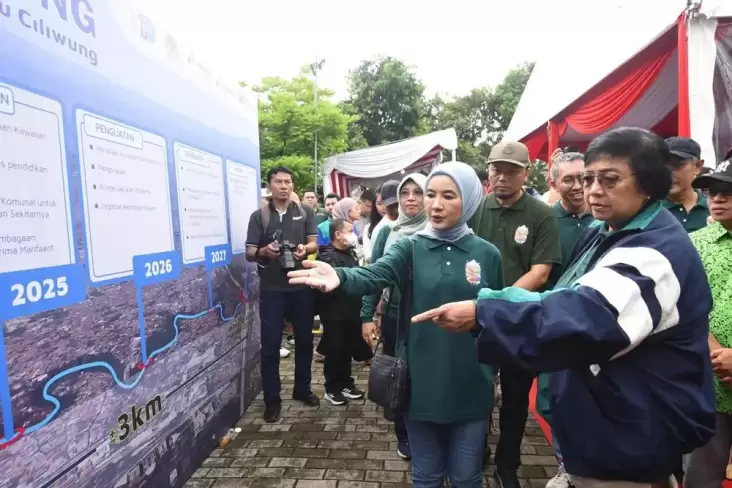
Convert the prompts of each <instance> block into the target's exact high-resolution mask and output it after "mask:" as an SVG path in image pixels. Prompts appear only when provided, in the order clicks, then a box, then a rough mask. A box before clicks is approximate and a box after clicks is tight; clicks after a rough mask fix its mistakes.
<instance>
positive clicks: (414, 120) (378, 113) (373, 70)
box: [347, 56, 424, 146]
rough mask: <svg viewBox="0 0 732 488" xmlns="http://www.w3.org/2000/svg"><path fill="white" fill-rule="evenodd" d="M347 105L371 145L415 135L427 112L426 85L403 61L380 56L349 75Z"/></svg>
mask: <svg viewBox="0 0 732 488" xmlns="http://www.w3.org/2000/svg"><path fill="white" fill-rule="evenodd" d="M348 92H349V98H348V101H347V103H348V105H349V106H350V107H351V108H352V111H353V114H355V115H357V116H358V120H356V122H355V125H356V126H357V127H359V128H360V130H361V134H362V135H363V138H364V139H365V140H366V143H367V144H368V145H369V146H378V145H380V144H385V143H387V142H394V141H398V140H401V139H406V138H408V137H412V136H413V135H415V134H417V133H418V132H419V129H420V127H421V125H422V122H423V115H424V86H423V85H422V83H421V82H420V81H419V80H418V79H417V77H416V75H415V74H414V73H413V72H412V70H411V69H410V68H409V66H407V65H406V64H405V63H404V62H402V61H400V60H398V59H395V58H392V57H388V56H387V57H377V58H376V59H372V60H367V61H363V62H361V64H359V65H358V67H357V68H356V69H354V70H352V71H350V72H349V74H348Z"/></svg>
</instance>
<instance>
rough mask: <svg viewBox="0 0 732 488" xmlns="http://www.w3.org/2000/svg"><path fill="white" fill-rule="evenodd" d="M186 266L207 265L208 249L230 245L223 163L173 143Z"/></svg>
mask: <svg viewBox="0 0 732 488" xmlns="http://www.w3.org/2000/svg"><path fill="white" fill-rule="evenodd" d="M173 153H174V154H175V173H176V184H177V191H178V214H179V218H180V239H181V249H182V254H183V264H186V265H193V264H196V263H200V262H204V261H205V259H206V253H205V251H206V248H207V247H211V246H219V245H224V244H227V243H228V242H229V236H228V232H227V228H226V195H225V194H224V171H223V159H222V158H221V157H220V156H216V155H215V154H211V153H208V152H206V151H202V150H200V149H196V148H193V147H190V146H187V145H185V144H182V143H180V142H175V143H173Z"/></svg>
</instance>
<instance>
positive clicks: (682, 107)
mask: <svg viewBox="0 0 732 488" xmlns="http://www.w3.org/2000/svg"><path fill="white" fill-rule="evenodd" d="M687 12H688V11H684V12H683V13H682V14H681V15H680V16H679V19H678V20H677V22H676V25H677V29H676V30H677V33H678V39H677V43H678V45H677V48H678V67H677V77H678V92H679V110H678V114H679V120H678V135H679V136H681V137H691V110H690V108H689V41H688V39H687V33H688V31H687V25H688V24H687V19H688V16H687Z"/></svg>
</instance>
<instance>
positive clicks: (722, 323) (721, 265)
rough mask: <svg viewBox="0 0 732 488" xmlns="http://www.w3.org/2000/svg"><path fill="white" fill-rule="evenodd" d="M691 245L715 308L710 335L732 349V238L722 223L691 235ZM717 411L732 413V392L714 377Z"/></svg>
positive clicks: (711, 314) (714, 224) (710, 320)
mask: <svg viewBox="0 0 732 488" xmlns="http://www.w3.org/2000/svg"><path fill="white" fill-rule="evenodd" d="M690 237H691V242H693V243H694V246H695V247H696V250H697V251H698V252H699V256H701V260H702V263H704V270H705V271H706V272H707V279H708V280H709V287H710V288H711V290H712V300H713V303H714V306H713V308H712V313H710V314H709V332H710V333H711V334H712V335H713V336H714V337H715V338H716V339H717V341H719V343H720V344H721V345H722V347H732V235H731V234H730V233H729V231H727V229H725V228H724V227H722V224H720V223H719V222H715V223H712V224H710V225H708V226H707V227H705V228H703V229H701V230H699V231H696V232H694V233H692V234H691V236H690ZM714 382H715V388H716V390H717V411H718V412H721V413H727V414H729V413H732V389H730V387H729V386H728V385H725V384H723V383H720V382H719V380H717V378H716V377H715V378H714Z"/></svg>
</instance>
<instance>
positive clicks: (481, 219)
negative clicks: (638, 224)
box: [469, 141, 562, 488]
mask: <svg viewBox="0 0 732 488" xmlns="http://www.w3.org/2000/svg"><path fill="white" fill-rule="evenodd" d="M487 166H488V168H487V169H488V180H489V182H490V185H491V188H493V193H491V194H490V195H488V196H486V197H485V199H484V200H483V205H482V206H481V207H480V208H479V209H478V211H477V212H476V214H475V216H474V217H473V218H472V219H471V221H470V222H469V225H470V227H471V228H472V229H473V231H474V232H475V234H476V235H477V236H479V237H482V238H483V239H485V240H486V241H488V242H490V243H492V244H493V245H495V246H496V247H497V248H498V250H499V251H500V252H501V257H502V259H503V273H504V276H505V281H506V285H507V286H517V287H520V288H524V289H526V290H531V291H537V290H543V289H545V288H546V286H547V283H548V281H549V277H550V274H551V271H552V268H553V267H554V266H555V265H557V266H558V265H560V264H561V263H562V251H561V248H560V244H559V228H558V226H557V220H556V219H555V218H554V216H553V215H552V209H551V207H549V206H548V205H546V204H545V203H543V202H541V201H540V200H537V199H534V198H532V197H531V196H530V195H528V194H527V193H526V192H525V191H524V190H523V187H524V185H525V183H526V180H527V178H528V176H529V166H530V158H529V150H528V149H527V148H526V146H525V145H523V144H521V143H520V142H509V141H502V142H500V143H498V144H497V145H496V146H495V147H494V148H493V150H492V151H491V153H490V156H489V158H488V162H487ZM533 380H534V376H533V374H532V373H530V372H528V371H524V370H521V369H518V368H514V367H501V393H502V398H503V401H502V404H501V412H500V419H499V426H500V430H501V436H500V439H499V441H498V447H497V449H496V457H495V461H496V471H495V475H494V476H495V479H496V481H497V482H498V485H499V487H501V488H514V487H516V488H518V487H519V481H518V477H517V470H518V467H519V465H520V461H521V439H522V438H523V436H524V429H525V427H526V418H527V416H528V408H529V390H530V389H531V384H532V382H533Z"/></svg>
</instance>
